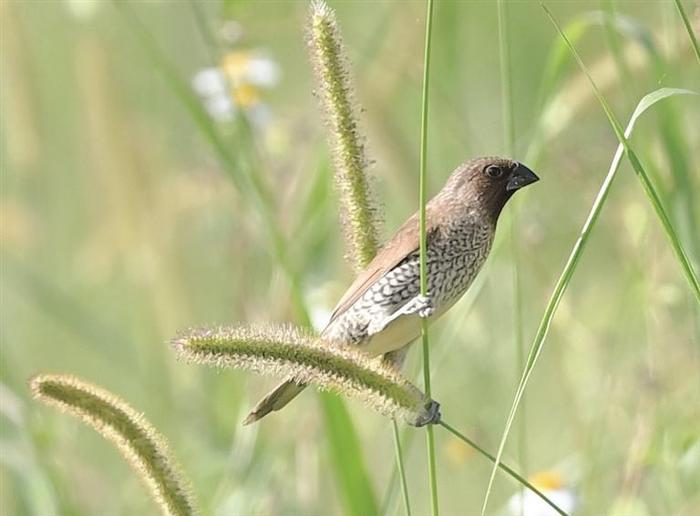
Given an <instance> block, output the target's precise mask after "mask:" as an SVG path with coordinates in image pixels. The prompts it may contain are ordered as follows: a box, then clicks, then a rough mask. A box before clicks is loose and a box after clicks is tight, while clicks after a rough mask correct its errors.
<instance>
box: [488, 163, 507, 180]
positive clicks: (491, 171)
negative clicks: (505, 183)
mask: <svg viewBox="0 0 700 516" xmlns="http://www.w3.org/2000/svg"><path fill="white" fill-rule="evenodd" d="M485 172H486V175H487V176H489V177H492V178H494V179H496V178H499V177H501V176H502V175H503V169H502V168H501V167H499V166H498V165H489V166H488V167H486V170H485Z"/></svg>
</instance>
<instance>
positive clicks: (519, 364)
mask: <svg viewBox="0 0 700 516" xmlns="http://www.w3.org/2000/svg"><path fill="white" fill-rule="evenodd" d="M497 8H498V49H499V63H500V68H501V112H502V117H503V142H504V146H505V149H506V154H507V155H508V156H509V157H511V158H512V157H514V156H515V118H514V103H513V83H512V78H511V69H510V68H511V59H510V38H509V32H508V11H507V4H506V2H504V0H498V2H497ZM517 209H518V206H517V204H513V205H512V206H511V208H510V214H511V222H510V245H511V261H512V278H513V345H514V346H515V356H516V369H515V381H516V382H518V381H519V379H520V371H522V369H523V368H524V367H525V350H524V342H523V308H522V302H523V293H522V281H521V278H520V267H519V263H520V250H519V248H518V211H517ZM520 412H521V417H520V420H519V421H520V425H519V429H518V430H519V431H518V437H519V439H518V457H519V459H520V467H521V468H522V469H523V470H524V471H525V474H527V427H526V424H527V421H526V416H525V413H526V406H525V404H524V403H523V406H522V408H521V409H520ZM524 512H525V497H524V496H521V497H520V514H521V516H522V515H523V514H524Z"/></svg>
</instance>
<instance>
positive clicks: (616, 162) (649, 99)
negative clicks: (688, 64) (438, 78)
mask: <svg viewBox="0 0 700 516" xmlns="http://www.w3.org/2000/svg"><path fill="white" fill-rule="evenodd" d="M691 93H692V92H690V91H688V90H681V89H674V88H662V89H660V90H656V91H654V92H652V93H650V94H649V95H647V96H645V97H644V98H643V99H642V100H641V101H640V102H639V104H638V105H637V108H636V109H635V111H634V113H633V114H632V117H631V118H630V121H629V123H628V125H627V129H626V130H625V133H624V135H627V136H629V135H630V134H631V133H632V130H633V129H634V125H635V123H636V121H637V119H638V118H639V117H640V116H641V115H642V113H644V112H645V111H646V110H647V109H649V108H650V107H652V106H653V105H654V104H656V103H657V102H659V101H660V100H662V99H665V98H667V97H670V96H674V95H681V94H691ZM624 153H625V146H624V144H623V143H620V144H619V145H618V147H617V150H616V151H615V156H614V157H613V160H612V163H611V164H610V169H609V170H608V174H607V176H606V177H605V179H604V180H603V184H602V186H601V188H600V190H599V191H598V194H597V195H596V198H595V200H594V202H593V205H592V206H591V210H590V212H589V214H588V217H587V218H586V221H585V223H584V225H583V228H582V229H581V233H580V235H579V237H578V239H577V240H576V243H575V244H574V247H573V248H572V250H571V253H570V254H569V258H568V260H567V262H566V265H565V266H564V269H563V271H562V273H561V275H560V276H559V279H558V281H557V284H556V286H555V288H554V292H553V293H552V296H551V297H550V299H549V302H548V303H547V307H546V308H545V311H544V314H543V316H542V320H541V321H540V324H539V327H538V329H537V333H536V335H535V339H534V341H533V344H532V347H531V348H530V353H529V354H528V358H527V362H526V365H525V369H524V370H523V374H522V377H521V379H520V384H519V385H518V388H517V390H516V393H515V396H514V399H513V403H512V405H511V409H510V412H509V414H508V418H507V420H506V424H505V426H504V430H503V434H502V436H501V441H500V444H499V446H498V451H497V453H496V462H495V464H494V467H493V469H492V470H491V476H490V478H489V483H488V487H487V489H486V494H485V496H484V502H483V506H482V514H485V512H486V508H487V505H488V499H489V496H490V493H491V490H492V488H493V482H494V479H495V475H496V471H497V468H498V464H500V461H501V457H502V455H503V450H504V449H505V444H506V441H507V439H508V434H509V433H510V430H511V427H512V425H513V421H514V419H515V414H516V412H517V410H518V406H519V404H520V402H521V400H522V397H523V394H524V392H525V386H526V385H527V382H528V381H529V379H530V375H531V373H532V369H533V368H534V366H535V363H536V362H537V360H538V358H539V356H540V353H541V352H542V346H543V344H544V340H545V338H546V337H547V334H548V332H549V328H550V325H551V323H552V319H553V318H554V314H555V312H556V310H557V307H558V306H559V302H560V301H561V298H562V296H563V295H564V292H565V290H566V288H567V287H568V285H569V282H570V281H571V278H572V276H573V274H574V271H575V270H576V266H577V265H578V262H579V260H580V259H581V255H582V254H583V250H584V249H585V247H586V244H587V242H588V238H589V237H590V235H591V232H592V230H593V228H594V227H595V224H596V222H597V220H598V217H599V216H600V213H601V211H602V208H603V206H604V204H605V201H606V199H607V196H608V193H609V191H610V187H611V185H612V182H613V179H614V178H615V176H616V175H617V171H618V169H619V167H620V162H621V161H622V156H623V154H624Z"/></svg>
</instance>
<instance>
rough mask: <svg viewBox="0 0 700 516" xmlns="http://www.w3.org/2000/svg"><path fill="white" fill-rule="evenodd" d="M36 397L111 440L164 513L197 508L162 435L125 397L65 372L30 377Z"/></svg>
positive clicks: (171, 515) (181, 514) (184, 513)
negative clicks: (123, 398)
mask: <svg viewBox="0 0 700 516" xmlns="http://www.w3.org/2000/svg"><path fill="white" fill-rule="evenodd" d="M29 386H30V388H31V391H32V394H33V395H34V398H35V399H37V400H39V401H41V402H43V403H46V404H48V405H51V406H54V407H56V408H58V409H59V410H61V411H62V412H65V413H67V414H70V415H72V416H75V417H77V418H78V419H80V420H81V421H82V422H83V423H85V424H87V425H89V426H91V427H92V428H93V429H94V430H95V431H96V432H97V433H99V434H100V435H101V436H102V437H104V438H105V439H107V440H109V441H112V443H114V444H115V445H116V447H117V449H118V450H119V452H120V453H121V454H122V456H123V457H124V458H125V459H126V460H127V462H128V463H129V465H130V466H131V467H132V469H133V470H134V471H135V472H136V474H137V475H138V477H139V478H140V479H141V481H142V482H143V483H144V485H146V487H147V488H148V490H149V493H150V494H151V497H152V498H153V500H154V501H155V503H156V505H158V507H159V508H160V510H161V512H162V513H163V514H165V515H168V516H189V515H193V514H196V513H197V510H196V508H195V504H194V500H193V497H192V495H191V490H190V487H189V485H188V483H187V482H186V481H185V480H184V478H183V475H182V472H181V471H180V468H179V467H178V466H177V464H176V463H175V461H174V460H173V458H172V456H171V453H170V450H169V449H168V445H167V442H166V440H165V438H164V437H163V436H162V435H161V434H160V433H159V432H158V431H157V430H156V429H155V428H154V427H153V425H151V423H149V422H148V421H147V420H146V418H145V417H144V416H143V415H142V414H140V413H139V412H137V411H136V410H134V409H133V408H132V407H131V406H130V405H129V404H128V403H126V402H125V401H124V400H122V399H121V398H119V397H117V396H115V395H114V394H112V393H111V392H109V391H107V390H106V389H103V388H101V387H99V386H97V385H94V384H91V383H88V382H86V381H84V380H81V379H79V378H76V377H75V376H72V375H67V374H40V375H36V376H34V377H33V378H31V379H30V381H29Z"/></svg>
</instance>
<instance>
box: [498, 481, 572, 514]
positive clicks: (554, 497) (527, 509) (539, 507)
mask: <svg viewBox="0 0 700 516" xmlns="http://www.w3.org/2000/svg"><path fill="white" fill-rule="evenodd" d="M530 482H531V483H532V485H534V486H535V487H536V488H537V489H539V490H540V491H541V492H542V494H544V495H545V496H546V497H547V498H549V499H550V500H551V501H552V502H554V503H555V504H556V505H557V506H558V507H560V508H561V509H562V510H563V511H564V512H566V513H569V514H571V512H572V511H573V510H574V509H575V508H576V505H577V504H576V495H575V494H574V492H573V490H571V489H570V488H568V487H566V486H565V485H564V483H563V481H562V478H561V475H559V474H558V473H554V472H551V471H544V472H541V473H537V474H536V475H534V476H533V477H532V478H531V479H530ZM506 513H507V514H508V515H510V516H520V515H521V514H522V515H523V516H558V515H559V513H557V511H555V510H554V509H553V508H552V507H551V506H550V505H549V504H547V502H545V501H544V500H542V498H540V497H539V496H537V494H535V493H533V492H532V491H530V490H529V489H527V488H525V489H524V490H521V491H520V492H518V493H515V494H514V495H513V496H511V497H510V499H509V500H508V505H507V510H506Z"/></svg>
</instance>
